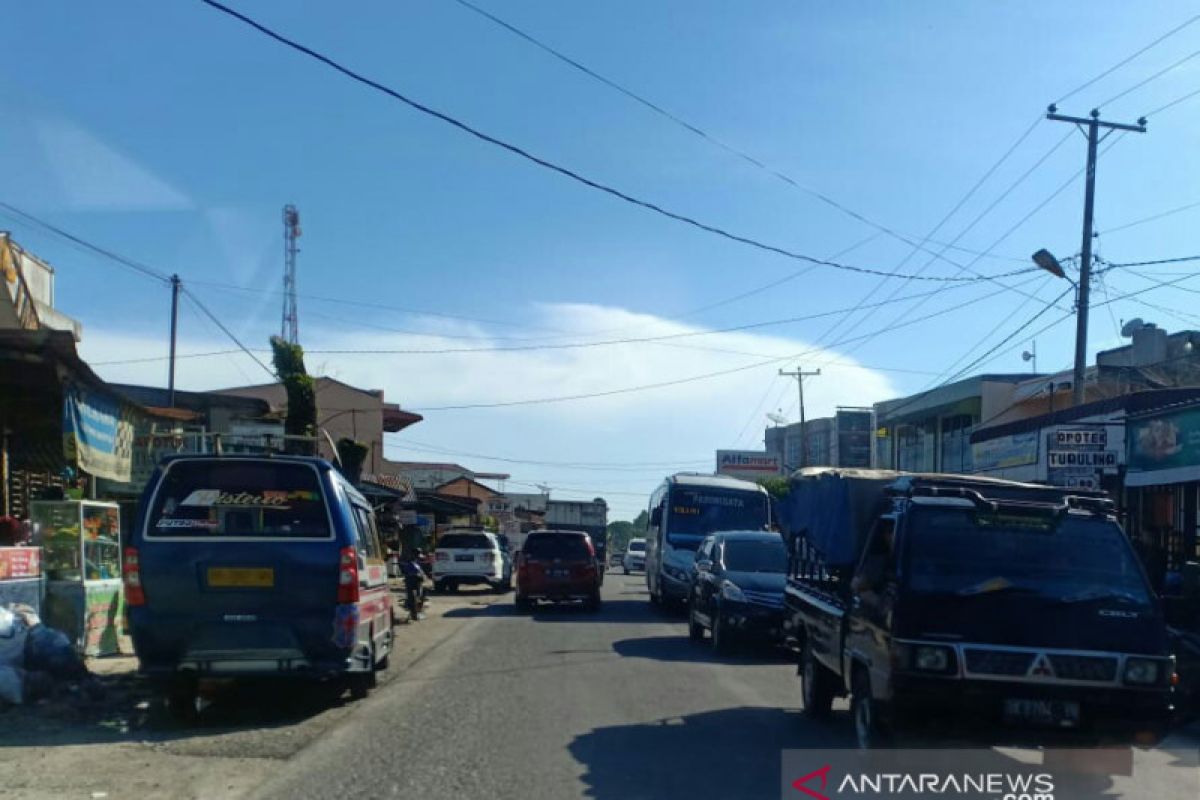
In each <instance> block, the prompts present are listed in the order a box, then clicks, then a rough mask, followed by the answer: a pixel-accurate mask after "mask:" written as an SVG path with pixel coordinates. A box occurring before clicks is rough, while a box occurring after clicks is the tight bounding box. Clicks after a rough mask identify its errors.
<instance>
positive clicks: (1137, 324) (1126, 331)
mask: <svg viewBox="0 0 1200 800" xmlns="http://www.w3.org/2000/svg"><path fill="white" fill-rule="evenodd" d="M1144 327H1146V323H1145V322H1143V321H1142V318H1141V317H1134V318H1133V319H1131V320H1129V322H1126V323H1125V324H1124V325H1122V326H1121V335H1122V336H1124V337H1125V338H1126V339H1128V338H1130V337H1132V336H1133V334H1135V333H1136V332H1138V331H1140V330H1141V329H1142V328H1144Z"/></svg>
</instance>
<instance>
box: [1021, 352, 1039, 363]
mask: <svg viewBox="0 0 1200 800" xmlns="http://www.w3.org/2000/svg"><path fill="white" fill-rule="evenodd" d="M1035 358H1037V356H1035V355H1034V354H1033V353H1031V352H1029V351H1028V350H1026V351H1025V352H1024V353H1021V360H1022V361H1032V360H1033V359H1035Z"/></svg>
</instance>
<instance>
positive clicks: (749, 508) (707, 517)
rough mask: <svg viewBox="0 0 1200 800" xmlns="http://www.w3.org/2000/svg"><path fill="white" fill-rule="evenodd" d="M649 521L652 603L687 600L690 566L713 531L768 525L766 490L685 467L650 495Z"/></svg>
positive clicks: (648, 564) (648, 582) (648, 574)
mask: <svg viewBox="0 0 1200 800" xmlns="http://www.w3.org/2000/svg"><path fill="white" fill-rule="evenodd" d="M649 514H650V517H649V520H648V521H647V524H646V587H647V588H648V589H649V590H650V602H651V603H654V604H661V603H668V604H670V603H682V602H684V601H686V600H687V592H688V579H689V571H690V570H691V566H692V561H693V560H694V559H695V556H696V548H697V547H699V545H700V540H701V539H703V538H704V537H705V536H707V535H708V534H710V533H713V532H714V531H729V530H765V529H767V528H768V527H769V526H770V524H771V503H770V498H769V497H768V495H767V490H766V489H764V488H763V487H762V486H759V485H758V484H757V483H751V482H750V481H743V480H738V479H737V478H730V477H726V476H723V475H704V474H699V473H690V472H680V473H677V474H675V475H671V476H670V477H668V478H667V479H666V480H664V481H663V482H662V485H660V486H659V487H658V488H657V489H656V490H655V491H654V494H652V495H650V509H649Z"/></svg>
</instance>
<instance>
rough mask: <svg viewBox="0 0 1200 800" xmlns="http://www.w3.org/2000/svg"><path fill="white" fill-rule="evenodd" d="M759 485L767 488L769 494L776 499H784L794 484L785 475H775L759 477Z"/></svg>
mask: <svg viewBox="0 0 1200 800" xmlns="http://www.w3.org/2000/svg"><path fill="white" fill-rule="evenodd" d="M758 485H759V486H761V487H763V488H764V489H766V490H767V494H769V495H771V497H772V498H774V499H775V500H782V499H783V498H785V497H787V496H788V492H790V491H791V490H792V484H791V482H790V481H789V480H788V479H787V477H786V476H783V475H775V476H772V477H770V478H759V479H758Z"/></svg>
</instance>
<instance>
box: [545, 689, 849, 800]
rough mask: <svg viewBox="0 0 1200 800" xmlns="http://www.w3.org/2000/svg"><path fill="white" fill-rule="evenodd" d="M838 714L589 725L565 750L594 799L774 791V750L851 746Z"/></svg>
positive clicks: (738, 713)
mask: <svg viewBox="0 0 1200 800" xmlns="http://www.w3.org/2000/svg"><path fill="white" fill-rule="evenodd" d="M844 716H845V714H835V715H834V718H833V719H832V720H831V721H830V722H829V723H828V724H827V725H818V724H815V723H812V722H811V721H809V720H807V719H805V718H804V717H802V716H801V715H800V713H799V712H796V711H784V710H781V709H777V708H752V707H742V708H730V709H723V710H720V711H707V712H703V713H699V714H689V715H688V716H685V717H675V718H667V719H661V720H656V721H654V722H650V723H646V724H638V725H619V726H614V727H611V728H597V729H595V730H593V731H590V732H589V733H586V734H583V735H582V736H579V737H577V738H576V739H575V740H574V741H573V742H571V744H570V745H569V748H568V749H569V751H570V753H571V755H572V757H574V758H575V760H576V761H578V762H579V763H580V764H582V765H583V766H584V767H585V768H586V772H585V773H584V775H583V780H584V782H585V783H586V784H587V786H588V793H587V794H588V796H589V797H596V798H601V800H630V799H631V798H659V797H687V798H708V797H713V798H725V797H738V798H741V797H763V798H766V797H778V796H779V775H780V751H781V750H783V749H790V748H811V747H822V748H848V747H851V746H852V744H853V742H852V740H851V738H850V735H849V731H850V725H849V723H848V722H847V721H846V720H845V719H844ZM666 754H674V755H666Z"/></svg>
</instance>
